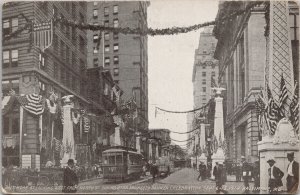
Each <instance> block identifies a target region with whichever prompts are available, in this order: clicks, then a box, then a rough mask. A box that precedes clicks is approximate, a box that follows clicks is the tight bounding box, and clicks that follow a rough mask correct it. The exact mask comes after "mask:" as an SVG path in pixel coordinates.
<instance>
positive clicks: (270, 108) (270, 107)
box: [266, 85, 279, 135]
mask: <svg viewBox="0 0 300 195" xmlns="http://www.w3.org/2000/svg"><path fill="white" fill-rule="evenodd" d="M267 94H268V104H267V108H266V112H267V114H266V116H267V118H266V120H267V123H268V126H269V130H270V133H271V135H273V134H274V133H275V130H276V127H277V119H278V111H279V107H278V105H277V104H276V102H275V101H274V99H273V96H272V92H271V90H270V88H269V85H267Z"/></svg>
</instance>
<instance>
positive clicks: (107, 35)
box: [104, 32, 109, 41]
mask: <svg viewBox="0 0 300 195" xmlns="http://www.w3.org/2000/svg"><path fill="white" fill-rule="evenodd" d="M104 39H105V41H108V40H109V33H108V32H106V33H105V34H104Z"/></svg>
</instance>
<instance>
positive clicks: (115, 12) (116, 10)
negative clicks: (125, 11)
mask: <svg viewBox="0 0 300 195" xmlns="http://www.w3.org/2000/svg"><path fill="white" fill-rule="evenodd" d="M118 12H119V7H118V6H117V5H114V12H113V13H114V14H118Z"/></svg>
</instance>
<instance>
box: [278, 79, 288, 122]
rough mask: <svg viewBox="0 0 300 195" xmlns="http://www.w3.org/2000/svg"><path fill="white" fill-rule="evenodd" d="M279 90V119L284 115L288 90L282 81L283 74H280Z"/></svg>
mask: <svg viewBox="0 0 300 195" xmlns="http://www.w3.org/2000/svg"><path fill="white" fill-rule="evenodd" d="M280 91H281V94H280V95H279V118H278V119H279V120H280V119H281V118H283V117H284V116H285V110H284V104H285V102H286V100H287V99H288V91H287V88H286V85H285V82H284V78H283V74H282V75H281V81H280Z"/></svg>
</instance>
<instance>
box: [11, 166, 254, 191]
mask: <svg viewBox="0 0 300 195" xmlns="http://www.w3.org/2000/svg"><path fill="white" fill-rule="evenodd" d="M197 177H198V172H197V171H195V170H194V169H191V168H183V169H181V170H179V171H176V172H174V173H172V174H171V175H170V176H169V177H166V178H159V179H157V180H156V181H155V183H152V179H151V177H150V176H146V177H145V178H141V179H139V180H137V181H126V182H125V183H121V182H118V183H107V182H104V181H103V179H99V178H98V179H94V180H90V181H85V182H81V183H80V184H79V189H78V193H92V192H94V193H104V194H107V193H117V194H119V193H122V192H123V193H139V194H142V193H181V194H183V193H184V194H200V193H203V194H215V193H216V191H215V182H214V181H212V180H210V179H207V180H205V181H197ZM252 186H253V183H250V187H252ZM224 187H225V188H226V190H227V191H228V192H229V193H230V194H241V193H243V191H244V189H243V183H242V182H226V184H225V186H224ZM14 191H15V192H23V193H24V192H27V193H28V192H40V193H42V192H44V193H45V192H48V193H51V192H52V193H53V192H54V193H55V192H56V193H60V192H61V187H56V188H53V187H49V188H42V187H40V188H35V187H33V188H23V189H21V188H18V189H15V190H14Z"/></svg>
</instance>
